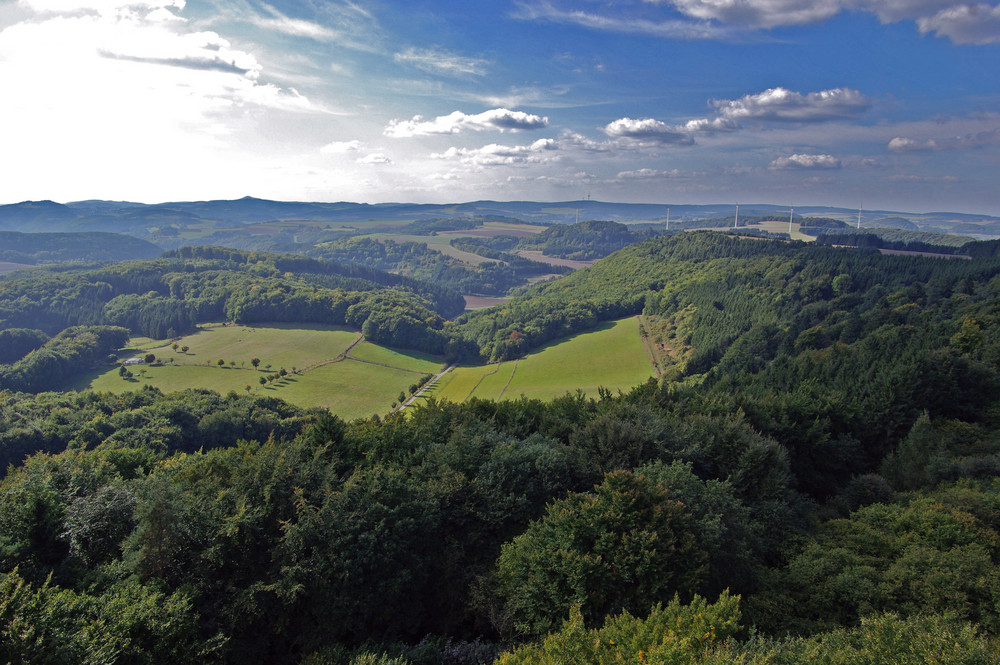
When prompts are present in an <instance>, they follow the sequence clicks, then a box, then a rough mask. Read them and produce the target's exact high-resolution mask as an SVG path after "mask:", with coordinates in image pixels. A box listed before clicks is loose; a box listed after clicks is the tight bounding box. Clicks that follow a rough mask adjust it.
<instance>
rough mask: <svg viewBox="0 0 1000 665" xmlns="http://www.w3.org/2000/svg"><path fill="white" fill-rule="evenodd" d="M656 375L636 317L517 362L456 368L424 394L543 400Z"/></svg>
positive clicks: (633, 382) (446, 397)
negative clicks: (640, 335)
mask: <svg viewBox="0 0 1000 665" xmlns="http://www.w3.org/2000/svg"><path fill="white" fill-rule="evenodd" d="M653 375H654V370H653V367H652V365H651V364H650V362H649V356H648V354H647V352H646V348H645V346H644V345H643V343H642V339H641V338H640V337H639V322H638V320H637V319H636V318H635V317H631V318H628V319H621V320H619V321H613V322H609V323H605V324H602V325H601V326H599V327H598V328H597V329H595V330H592V331H590V332H586V333H581V334H579V335H575V336H573V337H570V338H569V339H566V340H562V341H559V342H554V343H552V344H549V345H548V346H545V347H543V348H541V349H539V350H538V351H535V352H534V353H531V354H529V355H527V356H525V357H524V358H522V359H520V360H516V361H508V362H504V363H495V364H491V365H480V366H474V367H457V368H455V369H454V370H452V371H451V372H449V373H448V374H446V375H445V376H444V377H442V378H441V380H440V381H438V383H437V384H436V385H434V386H433V387H432V388H431V389H429V390H428V391H426V392H425V393H424V395H423V398H427V397H434V398H435V399H439V400H441V399H444V400H450V401H452V402H463V401H465V400H466V399H468V398H469V397H472V396H475V397H481V398H485V399H516V398H518V397H520V396H521V395H524V396H525V397H530V398H541V399H547V398H551V397H558V396H560V395H563V394H565V393H566V392H567V391H575V390H576V389H577V388H579V389H581V390H583V392H584V393H586V394H587V395H589V396H595V397H596V395H597V389H598V388H599V387H604V388H608V389H610V390H612V391H614V390H618V389H619V388H621V389H622V390H628V389H629V388H632V387H634V386H636V385H638V384H640V383H642V382H643V381H645V380H646V379H648V378H649V377H651V376H653Z"/></svg>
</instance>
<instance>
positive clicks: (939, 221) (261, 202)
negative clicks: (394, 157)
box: [0, 196, 1000, 237]
mask: <svg viewBox="0 0 1000 665" xmlns="http://www.w3.org/2000/svg"><path fill="white" fill-rule="evenodd" d="M740 205H741V215H743V214H745V215H748V216H751V215H758V216H761V215H776V216H778V215H780V216H786V215H787V214H788V210H789V206H787V205H783V204H782V205H777V204H770V203H758V204H748V203H741V204H740ZM668 209H669V211H670V219H671V220H672V221H678V222H680V221H692V220H698V219H717V218H720V217H727V216H730V215H733V213H734V212H735V203H718V204H700V205H688V204H675V203H671V204H662V205H661V204H651V203H614V202H606V201H594V200H590V199H586V200H578V201H555V202H540V201H488V200H485V201H468V202H464V203H450V204H433V203H377V204H369V203H353V202H349V201H341V202H335V203H321V202H308V201H270V200H266V199H259V198H255V197H252V196H245V197H243V198H240V199H234V200H216V201H177V202H168V203H158V204H142V203H132V202H127V201H100V200H88V201H77V202H73V203H67V204H61V203H56V202H53V201H24V202H21V203H15V204H10V205H3V206H0V230H9V231H21V232H39V231H111V232H117V233H127V234H129V235H134V236H138V237H150V236H151V234H152V229H156V228H159V227H162V226H164V225H169V224H175V225H176V224H192V223H204V224H209V225H214V226H217V225H219V224H225V225H231V226H235V227H238V226H242V225H245V224H258V223H262V222H271V221H288V220H295V221H304V222H325V223H335V222H337V223H355V222H368V221H406V220H409V221H413V220H419V219H433V218H441V217H469V216H485V215H499V216H502V217H514V218H517V219H521V220H523V221H525V222H529V223H541V224H569V223H573V222H575V221H590V220H606V221H615V222H624V223H633V222H662V221H664V220H665V219H666V216H667V210H668ZM795 214H796V215H797V216H812V217H832V218H835V219H841V220H844V221H847V222H853V221H855V220H856V219H857V216H858V211H857V209H851V208H836V207H827V206H796V208H795ZM892 217H894V218H899V219H903V220H908V221H909V222H910V223H912V224H914V225H915V226H916V227H917V228H918V229H920V230H928V231H941V232H951V230H952V227H953V226H956V225H959V224H961V225H963V226H962V227H961V229H960V231H959V232H962V233H966V234H970V235H989V234H991V233H996V232H997V229H1000V217H991V216H988V215H970V214H965V213H952V212H931V213H911V212H900V211H892V210H865V211H863V213H862V225H863V226H873V222H875V220H877V219H884V218H892Z"/></svg>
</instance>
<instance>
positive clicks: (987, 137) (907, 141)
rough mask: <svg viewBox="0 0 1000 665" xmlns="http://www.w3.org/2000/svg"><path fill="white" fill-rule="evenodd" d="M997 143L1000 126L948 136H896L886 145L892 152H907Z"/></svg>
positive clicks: (980, 146)
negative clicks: (973, 132) (972, 132)
mask: <svg viewBox="0 0 1000 665" xmlns="http://www.w3.org/2000/svg"><path fill="white" fill-rule="evenodd" d="M997 144H1000V128H998V129H993V130H990V131H985V132H978V133H975V134H966V135H964V136H953V137H949V138H925V139H914V138H908V137H905V136H897V137H895V138H894V139H892V140H891V141H889V145H888V146H886V147H887V148H888V149H889V150H890V151H892V152H898V153H907V152H937V151H941V150H965V149H976V148H984V147H986V146H991V145H997Z"/></svg>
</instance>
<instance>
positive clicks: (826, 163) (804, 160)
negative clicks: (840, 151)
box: [768, 154, 841, 171]
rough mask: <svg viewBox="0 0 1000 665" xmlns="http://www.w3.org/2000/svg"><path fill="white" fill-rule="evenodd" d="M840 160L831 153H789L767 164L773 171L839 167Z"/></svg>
mask: <svg viewBox="0 0 1000 665" xmlns="http://www.w3.org/2000/svg"><path fill="white" fill-rule="evenodd" d="M840 167H841V163H840V160H839V159H837V158H836V157H834V156H833V155H801V154H797V155H789V156H788V157H779V158H777V159H776V160H774V161H773V162H771V163H770V164H769V165H768V168H770V169H773V170H775V171H795V170H813V169H839V168H840Z"/></svg>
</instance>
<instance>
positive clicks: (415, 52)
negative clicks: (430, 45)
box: [393, 48, 489, 76]
mask: <svg viewBox="0 0 1000 665" xmlns="http://www.w3.org/2000/svg"><path fill="white" fill-rule="evenodd" d="M393 59H394V60H395V61H396V62H398V63H400V64H404V65H410V66H412V67H416V68H417V69H421V70H423V71H425V72H431V73H433V74H445V75H448V76H467V75H472V76H482V75H483V74H485V73H486V65H487V64H489V63H487V61H485V60H481V59H479V58H468V57H464V56H460V55H456V54H454V53H449V52H447V51H437V50H434V49H426V48H408V49H406V50H405V51H401V52H399V53H397V54H396V55H395V56H393Z"/></svg>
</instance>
